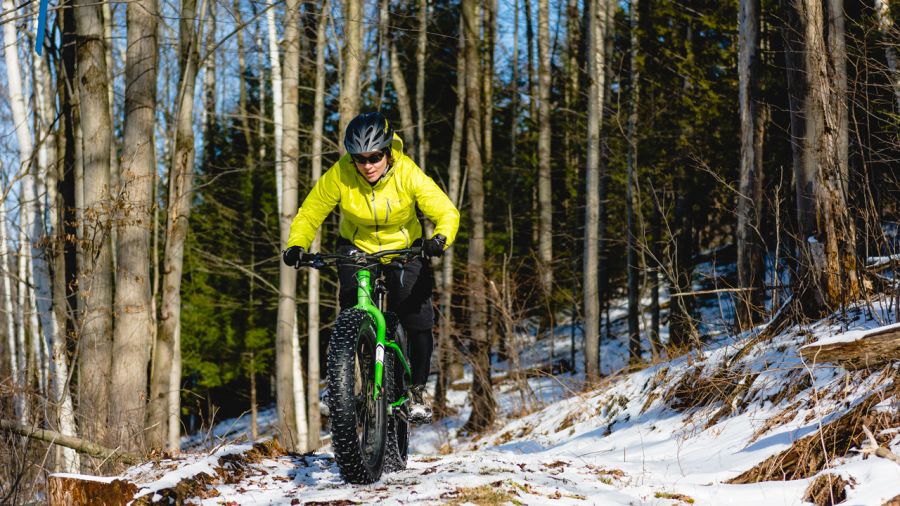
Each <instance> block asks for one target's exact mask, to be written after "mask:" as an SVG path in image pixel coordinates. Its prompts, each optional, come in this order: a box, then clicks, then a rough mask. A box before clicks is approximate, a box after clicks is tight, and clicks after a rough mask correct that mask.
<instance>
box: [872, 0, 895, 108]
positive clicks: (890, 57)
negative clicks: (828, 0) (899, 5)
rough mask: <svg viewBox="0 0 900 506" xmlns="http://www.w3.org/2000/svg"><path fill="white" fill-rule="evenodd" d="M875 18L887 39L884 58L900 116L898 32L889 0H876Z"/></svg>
mask: <svg viewBox="0 0 900 506" xmlns="http://www.w3.org/2000/svg"><path fill="white" fill-rule="evenodd" d="M875 16H876V19H877V21H878V29H879V30H880V31H881V34H882V36H883V37H884V39H885V40H884V56H885V59H886V60H887V70H888V80H889V81H890V83H891V87H892V88H893V89H894V100H895V102H896V106H897V108H896V109H894V112H896V113H898V114H900V65H898V63H897V39H896V37H897V32H896V31H895V30H896V29H895V28H894V21H893V20H892V19H891V13H890V4H889V2H888V0H875Z"/></svg>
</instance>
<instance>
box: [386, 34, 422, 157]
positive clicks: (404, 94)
mask: <svg viewBox="0 0 900 506" xmlns="http://www.w3.org/2000/svg"><path fill="white" fill-rule="evenodd" d="M390 53H391V57H390V60H391V61H390V66H391V81H392V82H393V84H394V91H396V92H397V108H398V109H399V110H400V128H399V129H398V130H400V131H401V132H415V131H416V125H415V124H414V123H413V114H412V104H411V103H410V100H409V89H408V88H407V87H406V78H405V77H403V69H401V68H400V57H399V55H398V53H397V45H396V44H395V43H394V39H393V38H391V41H390ZM423 170H424V169H423Z"/></svg>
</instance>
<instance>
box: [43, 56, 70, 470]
mask: <svg viewBox="0 0 900 506" xmlns="http://www.w3.org/2000/svg"><path fill="white" fill-rule="evenodd" d="M33 57H34V60H33V62H34V64H33V68H34V98H35V103H36V107H35V113H36V116H37V121H36V125H37V127H38V129H39V130H38V133H39V135H40V137H41V142H40V145H39V155H38V164H37V169H38V174H37V175H36V177H35V178H34V180H35V182H36V183H37V184H36V187H37V191H36V194H37V197H38V199H42V198H43V197H44V196H46V202H47V204H48V207H49V209H47V210H46V212H45V210H44V209H43V206H41V205H40V200H36V201H35V202H34V204H33V206H32V208H31V212H32V214H33V215H34V227H33V236H34V237H36V238H37V241H35V242H33V243H32V257H33V263H32V266H33V269H34V272H35V284H34V286H35V294H36V307H37V309H38V312H39V314H40V316H41V328H42V329H43V336H44V346H43V348H42V349H43V350H44V352H45V353H49V354H50V360H49V361H48V362H49V366H50V377H49V383H50V385H49V389H48V398H49V401H50V404H51V406H50V409H49V410H48V414H49V416H50V424H51V427H53V428H58V430H59V432H60V433H61V434H63V435H69V436H77V428H76V424H75V411H74V406H73V403H72V395H71V393H70V390H69V364H68V359H67V353H66V341H65V339H66V337H65V313H64V311H62V310H60V309H61V308H59V307H54V306H57V305H59V304H62V303H63V302H64V301H65V285H64V282H56V279H55V278H51V268H50V265H51V264H53V265H54V267H55V268H56V269H62V270H63V271H64V264H62V263H61V262H59V260H61V255H58V252H59V251H61V250H62V247H61V243H60V240H61V238H62V237H63V234H62V232H61V231H60V230H59V228H60V222H61V220H60V219H59V214H60V205H59V195H58V192H57V182H58V179H59V178H58V173H59V164H58V163H57V162H58V156H57V150H58V138H57V134H56V130H55V129H54V122H55V111H54V107H53V105H54V99H53V92H52V90H51V84H52V80H51V78H50V72H49V70H48V69H47V61H46V56H36V55H33ZM42 182H44V183H42ZM44 215H47V216H49V229H48V228H46V227H45V226H44V219H43V216H44ZM45 239H47V240H45ZM38 243H42V244H43V245H44V246H43V247H38ZM54 274H55V275H56V276H58V277H61V276H64V273H54ZM63 309H64V308H63ZM80 465H81V462H80V458H79V455H78V453H77V452H76V451H75V450H73V449H71V448H67V447H60V448H59V449H58V458H57V469H60V470H62V471H64V472H77V471H78V469H79V467H80Z"/></svg>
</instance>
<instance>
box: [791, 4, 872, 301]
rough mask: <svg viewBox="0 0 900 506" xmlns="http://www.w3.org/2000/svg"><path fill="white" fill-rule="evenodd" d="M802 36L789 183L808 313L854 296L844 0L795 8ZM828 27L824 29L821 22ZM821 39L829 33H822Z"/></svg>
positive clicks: (854, 276) (854, 263)
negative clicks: (799, 115)
mask: <svg viewBox="0 0 900 506" xmlns="http://www.w3.org/2000/svg"><path fill="white" fill-rule="evenodd" d="M795 8H796V9H797V13H798V19H799V22H800V27H801V33H802V38H803V44H804V50H803V53H802V54H803V76H804V78H805V84H806V95H805V97H804V101H803V121H804V130H805V135H804V136H803V138H802V144H801V146H802V150H801V152H800V157H801V159H800V163H799V164H796V165H795V167H797V168H798V169H799V173H797V174H795V176H794V180H795V184H796V192H797V199H796V200H797V215H798V223H799V228H800V234H801V235H800V239H801V241H798V242H799V243H800V245H801V262H800V283H801V285H802V286H801V288H800V294H801V297H800V299H801V300H802V301H803V306H804V309H805V310H806V311H807V312H812V313H813V314H815V313H817V312H819V311H822V310H828V309H834V308H836V307H838V306H840V305H842V304H844V303H846V302H848V301H851V300H854V299H856V298H857V297H858V296H859V290H860V287H859V279H858V277H857V273H856V251H855V250H856V240H855V238H856V233H855V227H854V223H853V220H852V219H851V218H850V215H849V211H848V208H847V183H848V181H847V177H848V168H847V166H848V154H847V150H848V140H847V138H848V133H847V92H846V79H847V78H846V75H847V74H846V65H847V61H846V50H845V49H844V30H843V24H844V23H843V18H844V12H843V2H842V1H841V0H833V1H830V2H828V12H827V13H826V12H823V6H822V4H821V3H820V2H816V1H814V0H802V1H798V2H796V3H795ZM826 23H827V24H826ZM826 34H827V35H826Z"/></svg>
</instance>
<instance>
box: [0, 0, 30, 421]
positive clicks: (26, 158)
mask: <svg viewBox="0 0 900 506" xmlns="http://www.w3.org/2000/svg"><path fill="white" fill-rule="evenodd" d="M2 6H3V12H5V13H9V14H8V15H7V16H6V19H4V20H3V21H4V22H3V56H4V61H5V63H6V74H7V88H8V90H9V106H10V109H11V110H12V115H13V124H14V128H15V134H16V144H17V148H18V155H19V157H18V162H19V163H18V167H19V168H18V170H16V171H14V172H13V174H16V177H13V178H11V179H12V180H15V179H18V177H17V176H18V174H23V173H26V172H27V171H30V170H31V165H32V156H33V149H34V147H33V141H32V136H31V130H30V129H29V126H28V125H29V121H28V112H27V108H26V105H25V94H24V91H23V87H22V70H21V66H20V63H19V49H18V47H19V46H18V40H17V36H16V23H15V17H14V16H15V13H16V6H15V3H14V2H13V1H12V0H4V1H3V3H2ZM24 184H25V183H23V185H24ZM11 185H12V182H11V181H9V180H8V182H7V185H4V186H6V187H5V188H4V193H3V197H4V198H3V217H2V218H3V232H4V234H3V235H4V237H3V238H2V240H3V245H2V248H3V249H4V257H6V256H7V255H8V248H9V246H8V244H9V243H8V242H7V240H8V237H6V225H7V223H6V199H7V198H8V197H9V196H10V190H11V189H12V188H11ZM32 200H33V197H32ZM19 214H20V219H21V220H23V221H24V223H23V224H22V226H20V228H19V240H18V242H19V248H20V249H19V251H20V254H19V255H18V257H19V258H18V264H17V272H18V276H17V277H18V280H19V281H18V290H17V295H18V301H17V302H18V304H17V310H18V313H13V312H12V311H10V312H9V313H7V314H8V315H9V318H14V317H15V319H16V321H18V322H19V325H18V326H11V327H9V330H10V332H11V333H10V337H12V336H13V335H15V342H14V343H13V345H12V346H10V354H11V356H15V360H14V362H13V368H12V371H13V373H14V375H13V378H14V381H15V382H16V387H17V392H16V396H15V399H14V400H15V402H14V406H15V411H16V416H17V417H18V418H19V420H20V421H21V422H23V423H28V420H29V418H30V415H29V410H28V403H27V402H26V399H25V391H26V390H27V387H28V385H27V382H28V375H27V372H26V370H27V368H28V365H27V363H26V357H27V353H26V344H25V341H26V339H25V322H24V319H23V318H22V316H21V315H20V313H21V311H22V310H23V306H24V296H25V287H24V281H25V280H26V277H25V273H24V272H23V271H24V267H25V263H24V261H25V257H24V256H23V255H22V253H24V250H23V249H22V239H23V236H24V232H25V230H27V220H29V219H30V216H29V213H28V212H27V211H25V212H20V213H19ZM13 272H14V271H13V270H12V261H11V259H10V261H9V264H8V268H7V270H6V275H5V279H4V286H5V288H6V293H5V295H4V296H5V297H8V298H9V299H10V304H9V305H10V309H12V283H11V278H12V277H13V276H14V274H13ZM14 315H15V316H14ZM12 332H14V333H12ZM13 350H15V353H13Z"/></svg>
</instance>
